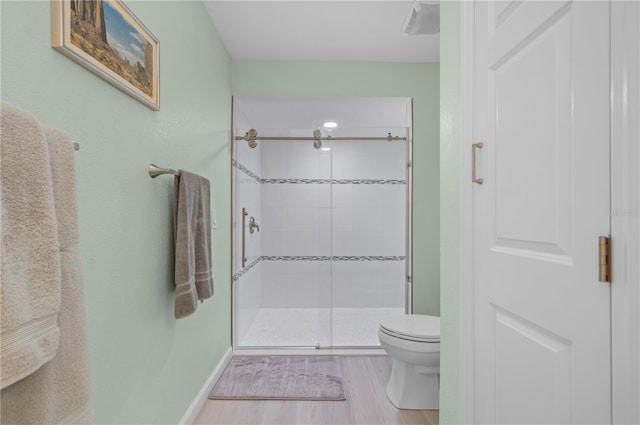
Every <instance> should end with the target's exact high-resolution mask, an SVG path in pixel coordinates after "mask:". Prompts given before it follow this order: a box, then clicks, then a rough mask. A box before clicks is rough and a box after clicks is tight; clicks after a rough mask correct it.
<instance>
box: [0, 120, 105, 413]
mask: <svg viewBox="0 0 640 425" xmlns="http://www.w3.org/2000/svg"><path fill="white" fill-rule="evenodd" d="M43 128H44V132H45V134H46V136H47V140H48V144H49V154H50V159H51V174H52V180H53V189H54V193H55V202H54V203H55V212H56V216H57V220H58V240H59V246H60V264H61V305H60V313H59V315H58V323H59V325H60V345H59V347H58V352H57V355H56V356H55V357H54V358H53V359H52V360H50V361H49V362H47V363H46V364H45V365H44V366H42V367H41V368H40V369H38V370H37V371H36V372H34V373H32V374H31V375H29V376H27V377H26V378H24V379H22V380H21V381H19V382H16V383H15V384H13V385H11V386H9V387H7V388H5V389H3V390H2V394H0V399H1V403H2V405H1V410H2V424H3V425H42V424H82V425H84V424H87V425H88V424H92V423H93V404H92V388H91V377H90V365H89V349H88V340H87V319H86V311H85V301H84V286H83V281H82V264H81V258H80V240H79V230H78V209H77V196H76V187H75V166H74V150H73V144H72V139H71V137H69V136H68V135H67V134H66V133H64V132H62V131H60V130H56V129H53V128H50V127H46V126H43Z"/></svg>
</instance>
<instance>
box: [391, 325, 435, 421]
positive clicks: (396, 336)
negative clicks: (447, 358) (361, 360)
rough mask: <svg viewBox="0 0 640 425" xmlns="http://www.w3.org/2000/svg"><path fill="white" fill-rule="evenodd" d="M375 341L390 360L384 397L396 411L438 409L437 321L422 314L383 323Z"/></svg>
mask: <svg viewBox="0 0 640 425" xmlns="http://www.w3.org/2000/svg"><path fill="white" fill-rule="evenodd" d="M378 338H379V339H380V344H381V345H382V348H384V351H386V352H387V354H389V356H390V357H391V360H392V365H391V377H390V378H389V382H388V383H387V396H388V397H389V400H391V402H392V403H393V404H394V406H396V407H397V408H398V409H438V407H439V402H440V397H439V394H440V382H439V381H440V379H439V378H440V375H439V374H440V318H439V317H436V316H427V315H422V314H405V315H399V316H392V317H389V318H387V319H385V320H383V321H382V323H381V324H380V329H379V330H378Z"/></svg>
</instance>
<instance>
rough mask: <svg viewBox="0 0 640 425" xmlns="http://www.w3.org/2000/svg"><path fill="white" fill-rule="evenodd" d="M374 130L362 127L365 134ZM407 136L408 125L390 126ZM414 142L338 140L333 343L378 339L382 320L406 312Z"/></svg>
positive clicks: (370, 343) (363, 344)
mask: <svg viewBox="0 0 640 425" xmlns="http://www.w3.org/2000/svg"><path fill="white" fill-rule="evenodd" d="M366 131H369V132H371V131H372V130H371V129H365V130H359V131H356V132H355V133H357V134H366ZM388 132H391V133H392V134H393V135H394V136H399V137H404V136H405V135H406V133H407V131H406V128H400V129H383V130H378V131H374V132H373V134H377V135H380V134H381V133H382V134H383V135H385V134H387V133H388ZM406 183H407V142H406V141H404V140H395V141H386V140H348V141H339V142H335V143H334V147H333V207H334V209H333V226H332V234H333V237H332V239H333V244H332V251H333V261H332V275H333V281H332V306H333V310H332V320H331V321H332V330H331V334H332V338H333V341H332V345H333V346H336V347H354V346H355V347H375V346H379V345H380V343H379V340H378V337H377V331H378V326H379V324H380V322H381V321H382V320H383V319H384V318H385V317H387V316H390V315H394V314H402V313H404V312H405V285H406V247H407V239H406V237H407V226H406V215H407V204H408V203H407V184H406Z"/></svg>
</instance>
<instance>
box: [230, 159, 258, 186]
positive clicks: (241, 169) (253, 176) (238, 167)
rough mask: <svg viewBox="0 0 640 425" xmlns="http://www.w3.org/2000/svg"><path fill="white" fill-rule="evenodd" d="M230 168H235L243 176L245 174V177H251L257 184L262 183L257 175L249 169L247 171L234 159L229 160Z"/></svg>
mask: <svg viewBox="0 0 640 425" xmlns="http://www.w3.org/2000/svg"><path fill="white" fill-rule="evenodd" d="M231 166H232V167H236V168H237V169H238V170H240V171H242V172H243V173H244V174H246V175H247V176H249V177H251V178H252V179H253V180H255V181H257V182H258V183H262V179H261V178H260V177H258V175H257V174H255V173H254V172H253V171H251V170H250V169H248V168H247V167H245V166H244V165H242V164H240V163H239V162H238V161H236V160H235V159H231Z"/></svg>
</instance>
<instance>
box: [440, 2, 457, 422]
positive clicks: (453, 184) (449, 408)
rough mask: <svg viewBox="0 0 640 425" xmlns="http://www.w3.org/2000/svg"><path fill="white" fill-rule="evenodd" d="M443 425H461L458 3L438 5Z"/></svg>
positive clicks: (441, 411)
mask: <svg viewBox="0 0 640 425" xmlns="http://www.w3.org/2000/svg"><path fill="white" fill-rule="evenodd" d="M440 31H441V32H440V67H441V73H440V90H441V95H440V217H441V219H440V278H441V284H442V289H441V299H440V303H441V330H440V332H441V344H440V376H441V377H442V379H441V381H440V382H441V386H440V423H442V424H457V423H460V421H459V414H458V400H459V392H460V388H459V374H458V359H459V355H460V345H459V339H460V338H459V333H460V332H459V304H458V299H459V267H458V265H459V262H458V257H459V236H460V229H459V216H460V203H459V185H460V177H459V176H460V152H459V137H460V134H459V128H460V3H459V2H458V1H444V2H442V3H441V6H440Z"/></svg>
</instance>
